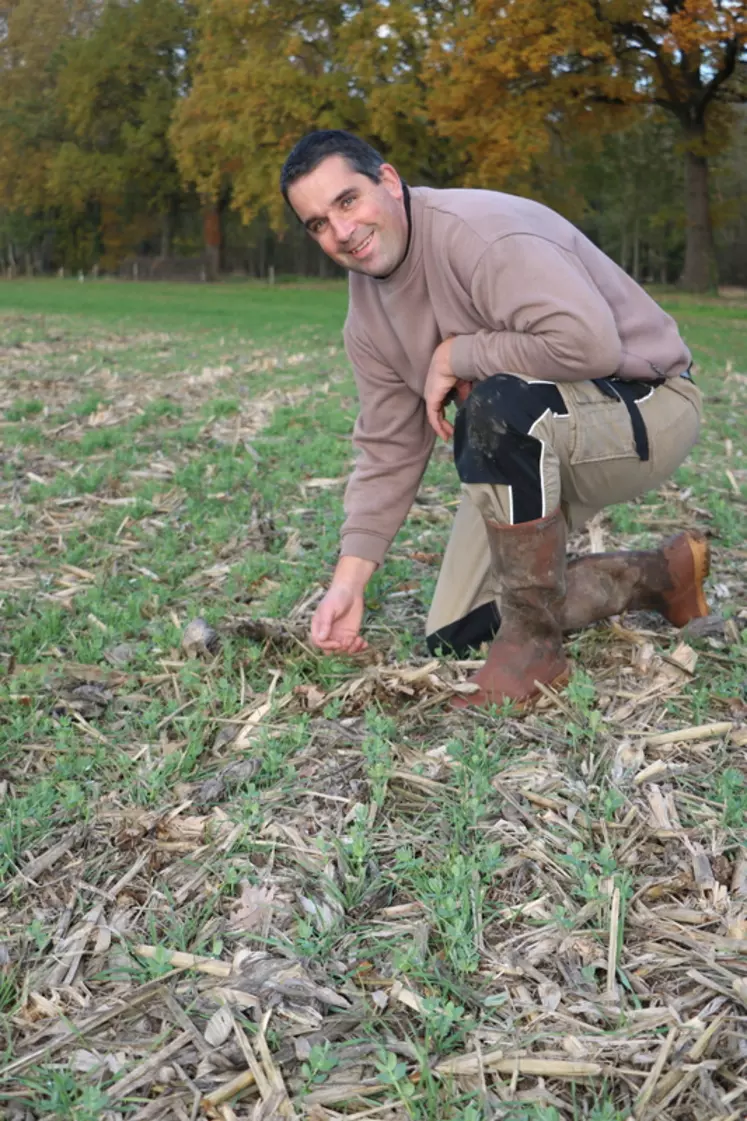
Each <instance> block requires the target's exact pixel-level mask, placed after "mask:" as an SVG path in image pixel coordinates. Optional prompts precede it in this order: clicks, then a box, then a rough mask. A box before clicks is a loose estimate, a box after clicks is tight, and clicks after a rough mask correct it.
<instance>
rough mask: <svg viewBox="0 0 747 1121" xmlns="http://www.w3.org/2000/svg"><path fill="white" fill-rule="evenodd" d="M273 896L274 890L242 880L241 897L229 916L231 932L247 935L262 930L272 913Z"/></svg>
mask: <svg viewBox="0 0 747 1121" xmlns="http://www.w3.org/2000/svg"><path fill="white" fill-rule="evenodd" d="M274 894H275V891H274V888H266V887H263V886H262V885H261V884H250V883H249V881H248V880H242V882H241V895H240V896H239V898H238V901H237V905H236V906H235V907H234V908H233V910H232V911H231V913H230V915H229V922H230V924H231V930H234V931H236V930H243V931H246V932H247V933H252V932H255V931H260V930H262V928H263V925H264V924H265V922H266V920H267V918H268V916H269V914H270V913H271V911H272V905H273V904H272V901H273V898H274Z"/></svg>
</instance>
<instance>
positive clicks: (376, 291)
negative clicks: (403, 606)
mask: <svg viewBox="0 0 747 1121" xmlns="http://www.w3.org/2000/svg"><path fill="white" fill-rule="evenodd" d="M411 202H412V234H411V240H410V246H409V250H408V253H407V256H406V258H405V260H404V261H403V262H402V264H401V265H400V266H399V267H398V268H397V269H396V271H395V272H394V273H392V275H391V276H389V277H387V278H386V279H385V280H376V279H374V278H372V277H367V276H364V275H362V274H359V273H351V274H350V305H349V310H348V317H347V321H346V324H345V346H346V348H347V352H348V356H349V358H350V360H351V362H352V363H353V367H354V370H355V378H356V383H357V386H358V393H359V397H360V414H359V416H358V420H357V422H356V426H355V433H354V437H353V440H354V445H355V447H356V450H357V452H358V458H357V462H356V466H355V468H354V471H353V474H352V476H351V478H350V482H349V483H348V487H347V491H346V494H345V512H346V519H345V523H344V525H343V529H342V549H341V552H342V555H343V556H345V555H348V556H356V557H363V558H365V559H367V560H372V561H376V562H377V563H380V562H381V561H382V559H383V557H384V555H385V553H386V551H387V549H388V548H389V545H390V543H391V541H392V538H393V537H394V535H395V534H396V533H397V530H398V529H399V527H400V526H401V524H402V522H403V521H404V519H405V517H406V516H407V513H408V511H409V509H410V506H411V504H412V501H413V499H414V497H415V494H416V492H417V489H418V485H419V483H420V480H421V478H422V476H423V472H424V471H425V468H426V464H427V463H428V459H429V456H430V453H431V450H432V448H433V442H434V438H435V437H434V433H433V431H432V429H431V427H430V425H429V424H428V420H427V418H426V413H425V404H424V400H423V389H424V386H425V378H426V374H427V372H428V366H429V364H430V360H431V357H432V355H433V352H434V350H435V349H436V347H437V346H438V344H439V343H440V342H442V341H443V339H445V338H447V337H448V336H450V335H454V336H456V341H455V343H454V346H453V349H452V361H453V366H454V373H455V374H457V375H458V376H459V377H460V378H464V379H465V380H468V381H473V380H476V379H482V378H486V377H490V376H491V375H492V374H496V373H512V372H516V373H524V374H529V375H531V376H533V377H537V378H545V379H550V380H552V381H557V382H563V381H575V380H581V379H584V378H599V377H605V376H609V375H610V374H618V375H619V376H620V377H623V378H629V379H647V378H655V377H659V376H664V377H675V376H677V375H678V374H680V373H682V372H683V371H684V370H686V369H687V367H688V366H689V364H690V360H691V358H690V352H689V351H688V349H687V347H686V346H685V344H684V343H683V342H682V340H681V339H680V336H679V334H678V331H677V326H676V324H675V322H674V320H673V319H672V318H671V316H669V315H667V314H666V313H665V312H663V311H662V310H661V308H660V307H658V305H657V304H656V303H654V301H653V300H652V299H651V298H650V296H648V295H647V294H646V293H645V292H644V291H643V289H642V288H641V287H639V285H638V284H636V283H635V281H634V280H631V278H630V277H629V276H627V275H626V273H625V272H623V270H622V269H620V268H618V266H617V265H616V264H615V263H614V262H613V261H611V260H610V259H609V257H607V256H605V254H604V253H602V252H601V250H599V249H597V248H596V246H594V245H593V244H592V242H591V241H589V240H588V238H586V237H584V235H583V234H582V233H580V232H579V230H577V229H576V228H575V227H574V226H572V225H571V223H570V222H568V221H566V219H565V218H562V217H561V216H560V215H559V214H556V213H555V212H554V211H552V210H549V209H548V208H547V207H545V206H542V205H540V204H539V203H536V202H532V201H531V200H529V199H522V198H517V197H515V196H513V195H505V194H499V193H497V192H494V191H469V190H454V191H439V190H432V189H430V188H427V187H418V188H414V189H413V190H412V191H411Z"/></svg>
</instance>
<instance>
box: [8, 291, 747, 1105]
mask: <svg viewBox="0 0 747 1121" xmlns="http://www.w3.org/2000/svg"><path fill="white" fill-rule="evenodd" d="M662 301H663V302H664V303H665V305H666V306H667V308H668V309H669V310H671V311H672V313H673V314H675V315H676V316H677V317H678V319H679V321H680V323H681V325H682V328H683V331H684V333H685V335H686V337H687V339H688V341H689V342H690V345H691V347H692V348H693V350H694V352H695V355H696V360H697V363H698V380H699V384H700V385H701V387H702V389H703V391H704V393H705V395H706V401H707V424H706V429H705V432H704V434H703V438H702V441H701V443H700V445H699V446H698V448H697V449H696V451H695V453H694V454H693V456H692V458H691V459H690V460H689V461H688V463H687V464H686V465H685V466H684V467H683V468H681V470H680V471H679V472H678V474H677V476H676V478H675V479H673V480H672V481H671V483H669V484H667V486H666V487H664V488H663V489H662V490H661V491H659V492H657V493H652V494H649V495H646V496H645V497H643V498H642V499H641V500H640V501H639V502H637V503H635V504H633V505H630V506H626V507H619V508H613V509H612V510H610V511H607V512H606V514H605V516H604V517H603V518H598V519H595V521H594V522H593V523H592V525H591V526H590V528H589V530H588V532H585V533H583V534H581V535H578V536H577V537H575V538H574V539H573V540H572V542H571V546H572V549H573V550H574V551H575V552H576V553H582V552H587V551H590V550H591V549H592V548H594V549H597V548H599V547H600V546H601V547H603V548H617V547H623V548H626V547H632V546H641V545H643V546H645V545H649V544H651V543H653V542H656V541H658V540H659V539H660V538H661V537H662V536H666V535H667V534H669V533H671V532H673V531H674V530H675V529H676V528H679V527H686V526H693V527H695V526H697V527H700V528H701V529H704V530H706V531H707V532H708V533H709V534H710V536H711V544H712V548H713V555H714V564H713V570H712V573H711V578H710V580H709V590H708V594H709V599H710V602H711V605H712V612H713V617H711V618H709V620H708V621H707V623H706V624H705V625H698V626H692V627H690V628H687V629H686V630H685V632H681V633H678V632H676V631H674V630H673V629H672V628H671V627H669V626H668V625H667V624H666V623H664V621H663V620H662V619H660V618H659V617H658V616H655V615H648V614H635V615H629V616H626V617H624V618H621V619H617V620H613V621H611V622H609V623H605V624H600V625H598V626H595V627H593V628H590V629H589V630H587V631H585V632H583V633H579V634H577V635H575V636H572V637H571V639H570V640H569V643H568V648H569V653H570V654H571V656H572V658H573V661H574V666H575V670H574V674H573V677H572V680H571V682H570V684H569V685H568V687H567V688H566V689H565V690H564V691H563V692H562V693H561V694H559V695H557V696H556V695H554V694H553V693H552V692H551V691H548V695H547V696H546V697H544V698H543V700H542V702H541V704H540V705H539V706H538V707H537V708H536V709H535V710H534V711H532V712H531V713H529V714H527V715H524V716H518V715H517V714H515V713H512V712H511V711H510V710H508V711H506V712H492V713H486V712H480V711H474V712H467V713H460V714H458V715H457V714H454V713H450V712H449V710H448V708H447V704H446V702H447V701H448V698H449V697H450V696H451V695H452V694H453V689H454V687H455V686H456V687H458V686H459V684H460V683H461V682H462V681H464V679H465V677H466V676H467V675H468V673H469V669H470V663H464V662H461V663H460V662H455V661H453V660H452V661H449V660H444V661H441V662H438V661H435V660H433V659H431V658H430V656H429V655H428V652H427V649H426V646H425V642H424V639H423V624H424V617H425V613H426V611H427V606H428V602H429V596H430V593H431V591H432V589H433V586H434V584H435V578H436V575H437V572H438V564H439V557H440V554H441V552H442V549H443V546H444V543H445V541H446V538H447V536H448V532H449V525H450V519H451V516H452V514H453V510H454V507H455V505H456V503H457V500H458V485H457V482H456V479H455V475H454V471H453V467H452V466H451V463H450V457H449V450H448V449H447V448H446V447H440V448H439V449H438V450H437V452H436V454H435V455H434V457H433V461H432V463H431V466H430V468H429V470H428V473H427V475H426V478H425V481H424V484H423V486H422V488H421V492H420V495H419V497H418V500H417V502H416V504H415V506H414V508H413V511H412V514H411V516H410V518H409V520H408V522H407V523H406V525H405V526H404V528H403V530H402V532H401V533H400V535H399V537H398V538H397V540H396V542H395V544H394V546H393V548H392V550H391V555H390V558H389V559H388V561H387V563H386V565H385V566H384V567H383V568H382V569H381V570H380V571H379V572H378V573H377V574H376V576H375V577H374V580H373V582H372V585H371V589H370V595H369V597H368V609H369V611H368V618H367V622H366V633H367V636H368V638H369V639H370V641H371V649H370V651H369V652H368V653H367V654H366V655H362V656H360V657H358V658H356V659H353V660H350V659H342V658H333V657H323V656H320V655H319V654H318V653H317V652H315V651H314V650H313V649H312V648H311V646H310V645H309V643H308V639H307V630H308V624H309V620H310V618H311V614H312V612H313V609H314V605H315V604H316V602H317V601H318V599H319V597H320V596H321V594H322V592H323V589H324V586H325V582H326V580H327V578H328V575H329V572H330V571H331V567H332V565H333V564H334V560H335V557H336V549H337V532H338V527H339V524H340V520H341V512H342V505H341V503H342V493H343V485H344V481H345V478H346V476H347V474H348V471H349V469H350V465H351V447H350V442H349V433H350V429H351V426H352V422H353V418H354V416H355V412H356V402H355V397H354V391H353V385H352V378H351V376H350V373H349V369H348V366H347V363H346V361H345V356H344V354H343V352H342V348H341V342H340V337H339V332H340V326H341V323H342V319H343V317H344V311H345V290H344V287H343V286H341V285H339V284H334V283H330V284H327V285H313V284H300V285H297V286H293V285H278V286H276V287H275V288H273V289H270V288H265V287H260V286H252V285H239V284H227V285H221V286H216V287H200V286H195V287H189V286H186V285H185V286H168V285H156V284H153V285H148V284H142V285H136V284H133V285H128V284H116V283H113V282H107V281H99V282H94V283H91V282H86V283H84V284H79V283H77V282H71V281H64V280H54V281H28V282H24V281H17V282H12V283H11V282H7V283H6V282H0V369H1V370H2V382H1V383H0V433H1V435H2V457H1V463H2V478H1V482H0V599H1V600H2V634H1V635H0V936H1V941H0V1047H1V1048H2V1060H0V1066H1V1067H2V1070H1V1071H0V1117H2V1118H4V1119H7V1121H35V1119H41V1118H44V1119H50V1121H51V1119H75V1121H99V1119H102V1118H103V1119H104V1121H114V1119H118V1118H124V1117H126V1118H137V1119H138V1121H146V1119H155V1121H162V1119H163V1121H186V1119H191V1121H195V1119H196V1118H198V1117H204V1116H207V1117H213V1118H223V1119H224V1121H229V1119H232V1118H239V1119H242V1121H244V1119H247V1121H248V1119H250V1118H251V1119H256V1121H259V1119H264V1121H268V1119H270V1118H293V1117H297V1118H309V1119H310V1121H323V1119H333V1118H334V1119H336V1118H346V1119H351V1118H357V1119H359V1121H362V1119H363V1118H373V1119H378V1121H395V1119H396V1121H399V1119H428V1121H448V1119H457V1118H458V1119H460V1121H488V1119H493V1118H496V1119H504V1118H505V1119H510V1121H571V1119H574V1121H575V1119H581V1118H584V1119H587V1121H626V1119H628V1118H635V1119H636V1121H654V1119H656V1121H716V1119H719V1121H727V1119H728V1121H738V1119H740V1118H742V1117H744V1115H745V1111H746V1110H747V1044H746V1043H745V1040H747V843H746V838H747V833H746V829H745V821H746V818H747V694H746V692H745V680H746V679H747V630H745V624H746V621H747V563H746V562H747V544H746V541H747V532H746V531H747V505H746V504H745V498H746V497H747V458H746V457H747V441H746V440H745V419H744V418H745V407H746V406H747V304H745V303H744V302H742V303H740V302H739V301H738V300H734V299H732V300H728V301H727V300H715V299H714V300H710V301H705V300H704V301H700V302H694V301H692V300H689V299H687V298H685V297H682V296H677V295H673V294H663V296H662ZM200 620H202V622H200ZM472 664H474V663H472Z"/></svg>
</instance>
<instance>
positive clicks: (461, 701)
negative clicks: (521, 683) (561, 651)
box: [448, 669, 571, 713]
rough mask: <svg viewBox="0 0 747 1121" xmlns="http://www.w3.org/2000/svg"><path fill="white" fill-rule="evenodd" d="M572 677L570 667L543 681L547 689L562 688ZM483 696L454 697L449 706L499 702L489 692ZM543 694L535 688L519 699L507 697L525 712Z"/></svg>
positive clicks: (478, 694)
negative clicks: (552, 678) (547, 680)
mask: <svg viewBox="0 0 747 1121" xmlns="http://www.w3.org/2000/svg"><path fill="white" fill-rule="evenodd" d="M570 679H571V671H570V669H566V670H563V672H562V673H560V674H558V676H557V677H556V678H555V679H554V680H553V681H550V682H549V683H548V682H545V681H543V682H542V684H543V685H544V686H545V688H547V689H562V688H564V686H566V685H567V684H568V682H569V681H570ZM482 696H483V697H484V698H485V699H484V700H482V699H480V700H478V699H477V698H479V697H480V693H479V692H478V693H470V694H469V695H468V696H461V697H452V698H451V700H450V701H449V702H448V708H450V709H452V710H454V711H461V710H462V709H465V708H490V706H491V705H494V704H496V703H497V702H496V701H492V700H491V699H490V697H489V696H488V695H487V693H482ZM543 696H544V693H543V692H542V690H541V689H535V690H534V692H532V693H529V694H527V696H526V697H520V698H517V699H514V698H513V697H511V698H507V699H509V700H510V701H511V707H512V708H513V709H514V711H515V712H517V713H525V712H528V711H529V710H530V709H532V708H533V707H534V706H535V705H536V704H537V702H538V701H540V700H541V699H542V697H543Z"/></svg>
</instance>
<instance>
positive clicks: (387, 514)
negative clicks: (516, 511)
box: [340, 330, 435, 564]
mask: <svg viewBox="0 0 747 1121" xmlns="http://www.w3.org/2000/svg"><path fill="white" fill-rule="evenodd" d="M345 346H346V349H347V352H348V357H349V358H350V360H351V362H352V364H353V370H354V372H355V380H356V384H357V386H358V396H359V398H360V412H359V414H358V419H357V421H356V424H355V429H354V432H353V446H354V448H355V450H356V452H357V459H356V464H355V467H354V469H353V473H352V475H351V477H350V480H349V482H348V485H347V489H346V491H345V515H346V517H345V522H344V523H343V527H342V546H341V550H340V553H341V556H354V557H362V558H363V559H364V560H371V561H374V562H375V563H376V564H380V563H381V562H382V560H383V559H384V556H385V554H386V551H387V549H388V548H389V546H390V544H391V542H392V539H393V537H394V536H395V534H396V533H397V531H398V529H399V528H400V526H401V525H402V523H403V521H404V520H405V518H406V517H407V514H408V512H409V509H410V507H411V506H412V503H413V500H414V498H415V495H416V493H417V489H418V486H419V485H420V480H421V479H422V477H423V473H424V471H425V468H426V465H427V463H428V459H429V458H430V454H431V451H432V450H433V443H434V440H435V433H434V432H433V429H432V428H431V427H430V425H429V424H428V418H427V416H426V412H425V402H424V401H423V400H422V398H420V397H419V396H418V395H417V393H415V392H414V391H413V390H412V389H410V387H409V386H408V385H406V384H405V382H404V381H403V380H402V378H400V377H399V375H398V374H396V373H395V372H394V370H392V369H390V368H389V367H388V366H387V365H385V364H384V363H383V362H382V361H381V359H380V358H378V357H377V356H376V353H375V351H374V350H373V347H372V346H371V345H370V343H369V342H368V340H367V339H365V338H364V337H362V336H361V335H360V334H356V335H355V336H353V334H352V333H351V332H349V331H347V330H346V332H345Z"/></svg>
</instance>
